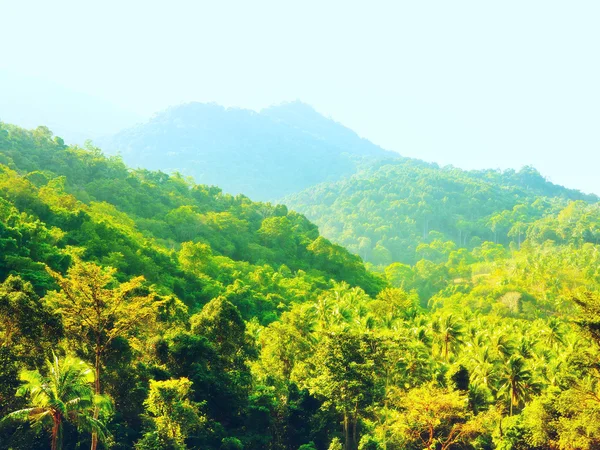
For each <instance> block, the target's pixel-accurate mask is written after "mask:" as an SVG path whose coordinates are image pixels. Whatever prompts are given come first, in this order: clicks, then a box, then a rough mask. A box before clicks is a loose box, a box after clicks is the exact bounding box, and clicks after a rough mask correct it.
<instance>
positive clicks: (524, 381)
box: [500, 355, 539, 416]
mask: <svg viewBox="0 0 600 450" xmlns="http://www.w3.org/2000/svg"><path fill="white" fill-rule="evenodd" d="M501 380H502V385H501V386H500V391H501V392H504V393H506V395H507V397H508V401H509V403H510V415H511V416H512V415H513V407H514V406H519V405H521V404H522V403H523V402H524V401H525V400H526V399H528V398H529V396H530V395H531V394H532V393H534V392H536V391H537V390H538V388H539V385H538V384H537V383H536V382H535V381H534V379H533V375H532V373H531V371H530V370H529V369H528V368H527V365H526V362H525V359H524V358H523V357H521V356H520V355H514V356H511V357H510V358H509V359H508V361H506V363H505V365H504V366H503V372H502V373H501Z"/></svg>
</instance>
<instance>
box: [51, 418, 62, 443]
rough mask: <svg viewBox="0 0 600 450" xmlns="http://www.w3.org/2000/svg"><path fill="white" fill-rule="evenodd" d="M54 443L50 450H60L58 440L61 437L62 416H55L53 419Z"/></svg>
mask: <svg viewBox="0 0 600 450" xmlns="http://www.w3.org/2000/svg"><path fill="white" fill-rule="evenodd" d="M52 420H53V423H52V443H51V444H50V448H51V449H52V450H58V438H59V435H60V416H58V415H54V416H53V417H52Z"/></svg>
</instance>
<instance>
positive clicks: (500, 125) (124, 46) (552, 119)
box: [0, 0, 600, 194]
mask: <svg viewBox="0 0 600 450" xmlns="http://www.w3.org/2000/svg"><path fill="white" fill-rule="evenodd" d="M0 11H1V15H2V20H1V22H2V25H1V26H0V42H1V43H2V56H1V57H0V72H2V71H3V72H5V73H9V74H11V77H12V78H11V79H12V80H14V79H15V77H16V79H17V80H19V79H23V80H24V79H29V80H31V79H34V80H39V81H40V83H42V84H44V83H45V85H53V86H57V85H58V86H61V87H64V88H66V89H69V90H71V91H73V92H76V93H78V95H80V96H81V98H83V99H95V100H97V101H98V102H99V103H98V104H100V103H101V104H102V105H104V106H106V105H112V106H111V107H114V111H119V113H118V114H123V117H129V118H130V120H143V119H144V118H148V117H150V116H151V115H152V114H153V113H155V112H157V111H160V110H163V109H165V108H167V107H169V106H173V105H177V104H180V103H184V102H190V101H200V102H216V103H219V104H222V105H225V106H236V107H243V108H250V109H255V110H260V109H261V108H264V107H266V106H269V105H272V104H277V103H281V102H282V101H289V100H296V99H299V100H302V101H304V102H306V103H309V104H311V105H312V106H313V107H314V108H315V109H317V110H318V111H319V112H321V113H322V114H324V115H326V116H328V117H331V118H333V119H335V120H336V121H338V122H341V123H343V124H344V125H346V126H348V127H350V128H352V129H353V130H355V131H356V132H357V133H358V134H360V135H361V136H363V137H366V138H368V139H370V140H371V141H373V142H375V143H376V144H379V145H381V146H382V147H384V148H386V149H389V150H394V151H397V152H399V153H401V154H402V155H404V156H410V157H416V158H420V159H424V160H427V161H435V162H438V163H440V164H442V165H446V164H452V165H454V166H457V167H462V168H466V169H474V168H502V169H504V168H520V167H522V166H524V165H533V166H535V167H536V168H537V169H539V170H540V171H541V172H542V173H543V174H544V175H546V176H547V177H548V179H549V180H550V181H553V182H554V183H558V184H563V185H566V186H568V187H573V188H577V189H581V190H583V191H584V192H594V193H596V194H600V176H598V175H597V172H598V167H600V58H599V57H598V44H599V43H600V27H598V26H597V23H598V20H599V19H600V2H598V1H597V0H594V1H578V0H574V1H570V2H565V1H553V0H541V1H538V0H527V1H524V0H518V1H512V0H506V1H502V2H491V1H482V0H476V1H461V0H453V1H447V0H443V1H427V0H423V1H414V0H410V1H402V0H395V1H393V0H392V1H376V0H371V1H368V2H367V1H351V0H343V1H337V0H335V1H334V0H332V1H327V0H320V1H312V0H303V1H294V2H292V1H286V0H272V1H262V0H253V1H247V0H242V1H228V0H218V1H216V0H213V1H201V0H189V1H177V0H170V1H151V0H145V1H137V0H118V1H114V0H103V1H102V2H91V1H90V2H88V1H81V0H76V1H61V0H53V1H52V2H48V1H47V0H39V1H28V0H19V1H12V0H0ZM1 80H2V79H1V78H0V84H1V82H2V81H1ZM13 84H14V85H13ZM16 84H17V82H5V86H4V91H2V90H1V89H0V117H2V118H3V120H4V117H3V116H2V99H3V97H2V95H4V98H8V92H9V91H10V90H12V92H18V90H17V86H16ZM8 85H10V86H8ZM0 87H1V85H0ZM2 92H4V94H2ZM18 95H21V94H18ZM17 97H18V96H17ZM13 100H14V99H13ZM31 102H32V101H31V100H27V101H26V102H25V103H26V104H32V103H31ZM46 106H47V108H50V109H49V110H50V112H49V113H48V114H49V115H50V116H52V113H51V109H52V104H50V106H48V105H46ZM104 106H103V107H104ZM94 108H95V107H94ZM98 108H100V107H98ZM98 110H100V109H98ZM109 110H110V108H107V109H106V111H109ZM118 114H117V113H116V112H115V115H118ZM107 122H108V118H107Z"/></svg>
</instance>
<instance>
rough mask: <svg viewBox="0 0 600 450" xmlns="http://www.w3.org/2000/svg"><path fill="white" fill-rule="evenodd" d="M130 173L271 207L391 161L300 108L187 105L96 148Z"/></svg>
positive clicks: (368, 144)
mask: <svg viewBox="0 0 600 450" xmlns="http://www.w3.org/2000/svg"><path fill="white" fill-rule="evenodd" d="M96 143H97V144H98V145H99V146H100V147H101V148H102V149H103V150H105V151H106V152H107V153H109V154H115V153H120V154H121V155H122V157H123V160H124V161H125V163H127V164H128V165H130V166H134V167H143V168H147V169H159V170H163V171H179V172H181V173H182V174H184V175H190V176H192V177H193V178H194V179H195V180H196V182H198V183H203V184H209V185H219V186H220V187H222V188H223V190H224V191H225V192H228V193H232V194H238V193H243V194H245V195H247V196H249V197H250V198H252V199H256V200H274V199H278V198H281V197H283V196H285V195H288V194H291V193H294V192H298V191H300V190H302V189H304V188H307V187H308V186H312V185H314V184H317V183H320V182H324V181H335V180H337V179H340V178H341V177H343V176H345V175H349V174H352V173H354V172H355V171H356V167H357V165H358V164H359V163H360V162H361V161H364V160H365V159H367V160H371V159H376V158H389V157H394V156H397V154H396V153H393V152H388V151H386V150H384V149H382V148H381V147H378V146H377V145H375V144H373V143H371V142H370V141H368V140H366V139H363V138H361V137H359V136H358V135H357V134H356V133H354V132H353V131H352V130H350V129H348V128H346V127H344V126H343V125H341V124H339V123H337V122H335V121H333V120H331V119H328V118H326V117H324V116H322V115H321V114H319V113H318V112H316V111H315V110H314V109H313V108H312V107H310V106H308V105H306V104H304V103H301V102H292V103H284V104H282V105H279V106H273V107H270V108H267V109H264V110H262V111H261V112H260V113H257V112H255V111H250V110H245V109H237V108H224V107H222V106H219V105H216V104H202V103H188V104H184V105H181V106H177V107H173V108H170V109H168V110H166V111H164V112H162V113H159V114H157V115H156V116H155V117H153V118H152V119H151V120H150V121H149V122H147V123H144V124H141V125H138V126H135V127H133V128H130V129H127V130H124V131H122V132H119V133H117V134H116V135H114V136H112V137H109V138H105V139H99V140H98V141H97V142H96Z"/></svg>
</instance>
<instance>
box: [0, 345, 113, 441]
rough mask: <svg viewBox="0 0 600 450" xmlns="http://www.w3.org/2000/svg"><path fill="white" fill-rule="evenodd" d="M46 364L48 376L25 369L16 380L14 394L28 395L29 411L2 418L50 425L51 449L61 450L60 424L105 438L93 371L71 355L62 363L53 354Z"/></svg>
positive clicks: (103, 401)
mask: <svg viewBox="0 0 600 450" xmlns="http://www.w3.org/2000/svg"><path fill="white" fill-rule="evenodd" d="M53 356H54V357H53V360H52V361H47V363H46V365H47V370H48V375H47V376H43V375H41V374H40V372H39V371H37V370H25V371H22V372H21V375H20V378H21V380H22V381H23V385H22V386H21V387H20V388H19V390H18V392H17V395H28V396H29V404H30V407H29V408H25V409H21V410H19V411H15V412H12V413H10V414H9V415H8V416H6V419H17V420H30V421H31V422H33V423H41V424H42V425H45V424H48V425H50V426H51V436H52V439H51V448H52V450H57V449H60V448H62V427H63V422H65V421H71V422H73V423H74V424H75V425H76V426H77V427H78V428H79V429H82V430H86V431H93V434H94V435H95V436H98V437H99V438H100V439H105V438H106V436H107V435H106V430H105V427H104V425H103V424H102V422H101V421H100V420H98V413H97V411H108V410H109V409H110V401H109V400H108V398H107V397H104V396H100V395H95V394H94V390H93V387H92V386H93V384H94V371H93V369H92V368H91V367H90V366H88V365H87V364H86V363H84V362H83V361H81V360H79V359H76V358H74V357H71V356H67V357H65V358H63V359H62V360H61V359H59V358H58V357H57V356H56V355H53Z"/></svg>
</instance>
